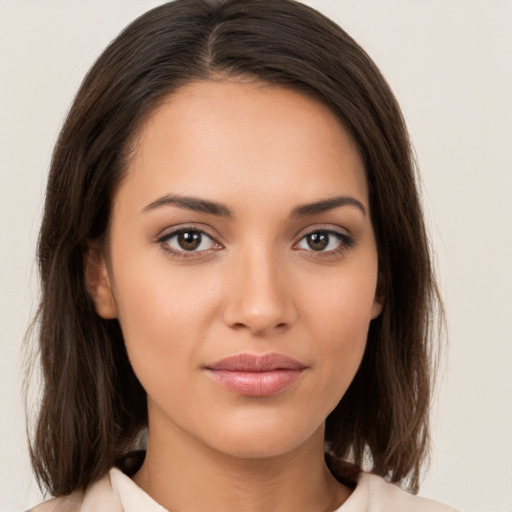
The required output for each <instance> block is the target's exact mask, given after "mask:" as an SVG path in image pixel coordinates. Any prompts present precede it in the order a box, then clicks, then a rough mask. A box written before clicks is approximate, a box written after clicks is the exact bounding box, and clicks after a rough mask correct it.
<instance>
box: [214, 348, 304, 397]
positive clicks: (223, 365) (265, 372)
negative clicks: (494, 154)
mask: <svg viewBox="0 0 512 512" xmlns="http://www.w3.org/2000/svg"><path fill="white" fill-rule="evenodd" d="M205 369H206V370H207V371H208V373H209V374H210V375H211V376H212V377H213V378H214V379H215V380H216V381H217V382H218V383H219V384H221V385H222V386H223V387H225V388H226V389H228V390H229V391H232V392H234V393H238V394H240V395H245V396H260V397H263V396H272V395H275V394H276V393H278V392H279V391H281V390H283V389H285V388H287V387H288V386H290V385H291V384H293V383H294V382H295V381H297V379H299V377H300V376H301V374H302V372H303V371H304V370H305V369H306V366H305V365H303V364H301V363H299V362H298V361H296V360H295V359H292V358H291V357H288V356H285V355H283V354H265V355H263V356H257V355H252V354H239V355H235V356H230V357H226V358H225V359H221V360H220V361H217V362H216V363H214V364H212V365H208V366H206V368H205Z"/></svg>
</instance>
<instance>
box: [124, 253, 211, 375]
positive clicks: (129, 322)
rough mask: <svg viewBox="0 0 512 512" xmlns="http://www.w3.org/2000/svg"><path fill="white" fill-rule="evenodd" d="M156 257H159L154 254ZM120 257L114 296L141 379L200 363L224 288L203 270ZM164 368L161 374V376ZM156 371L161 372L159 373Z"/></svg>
mask: <svg viewBox="0 0 512 512" xmlns="http://www.w3.org/2000/svg"><path fill="white" fill-rule="evenodd" d="M155 259H156V258H155ZM155 259H154V260H150V261H145V262H143V261H140V260H138V261H137V260H136V259H132V260H129V259H128V258H124V259H123V258H119V264H118V265H117V266H116V267H115V268H116V274H115V292H114V295H115V298H116V302H117V305H118V310H119V321H120V324H121V328H122V331H123V336H124V339H125V344H126V348H127V351H128V355H129V357H130V361H131V363H132V366H133V367H134V370H135V372H136V374H137V375H138V376H139V378H140V379H141V381H142V380H143V379H144V377H145V376H146V377H147V378H150V379H151V378H152V376H153V375H154V376H155V378H156V373H155V370H157V369H159V368H161V367H165V368H162V372H163V373H164V374H166V373H167V374H168V372H169V370H172V372H180V371H182V370H183V368H185V367H190V365H193V364H194V363H196V361H195V360H194V355H195V354H197V352H196V351H195V350H194V349H195V348H197V347H198V346H201V345H202V344H203V342H204V339H205V337H206V335H207V331H208V326H209V325H210V324H211V322H212V319H213V318H215V317H216V316H217V314H218V312H217V295H218V289H219V287H220V284H219V283H216V282H215V280H214V279H212V275H211V272H210V273H209V274H208V279H206V278H205V276H204V275H203V274H204V272H201V271H200V270H197V271H195V272H190V269H187V268H185V267H184V266H183V267H180V266H179V265H173V266H171V265H169V262H168V261H165V259H166V258H161V255H160V258H159V259H160V260H162V259H163V260H164V262H163V264H162V263H161V262H159V261H155ZM162 372H160V377H159V378H162ZM157 373H158V372H157Z"/></svg>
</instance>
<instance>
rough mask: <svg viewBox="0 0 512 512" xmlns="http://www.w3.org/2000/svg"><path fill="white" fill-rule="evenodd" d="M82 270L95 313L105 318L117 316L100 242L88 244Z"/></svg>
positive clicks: (109, 318)
mask: <svg viewBox="0 0 512 512" xmlns="http://www.w3.org/2000/svg"><path fill="white" fill-rule="evenodd" d="M84 271H85V286H86V288H87V291H88V292H89V295H90V296H91V299H92V300H93V302H94V306H95V309H96V313H98V315H99V316H100V317H101V318H104V319H105V320H111V319H113V318H117V316H118V311H117V304H116V301H115V299H114V295H113V294H112V286H111V283H110V277H109V274H108V269H107V262H106V260H105V255H104V253H103V250H102V247H101V246H100V244H97V243H91V244H89V246H88V248H87V250H86V252H85V257H84Z"/></svg>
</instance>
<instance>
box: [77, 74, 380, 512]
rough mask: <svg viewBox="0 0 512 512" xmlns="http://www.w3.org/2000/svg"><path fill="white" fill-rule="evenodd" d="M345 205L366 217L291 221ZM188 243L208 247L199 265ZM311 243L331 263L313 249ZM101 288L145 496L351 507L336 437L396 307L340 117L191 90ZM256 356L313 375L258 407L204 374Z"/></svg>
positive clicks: (118, 229) (149, 142)
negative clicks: (139, 415)
mask: <svg viewBox="0 0 512 512" xmlns="http://www.w3.org/2000/svg"><path fill="white" fill-rule="evenodd" d="M170 195H172V196H173V197H182V196H187V197H193V198H200V199H202V200H208V201H211V202H215V203H221V204H222V205H223V206H224V207H226V208H228V209H229V211H230V213H231V215H230V216H225V215H215V214H212V213H206V212H198V211H194V210H191V209H190V208H187V207H185V206H186V205H183V204H181V205H176V204H169V202H168V201H167V202H166V200H165V198H167V199H168V197H169V196H170ZM339 196H343V197H349V198H351V199H350V200H349V203H348V204H343V205H338V206H336V207H332V208H329V209H327V210H326V211H322V212H317V213H314V212H309V213H307V214H305V215H300V216H298V215H292V212H293V211H294V210H296V209H297V208H298V207H299V206H300V205H304V204H308V203H313V202H318V201H324V200H326V199H330V198H333V197H339ZM162 198H164V199H162ZM350 201H351V202H350ZM357 203H359V205H358V204H357ZM180 228H187V229H188V230H189V232H190V231H192V232H194V230H203V231H205V232H206V233H207V235H208V236H204V235H202V236H203V238H202V242H201V245H200V246H198V248H197V249H195V250H188V251H187V250H184V249H183V246H180V243H179V239H178V236H176V235H173V230H174V231H175V230H176V229H180ZM326 231H332V232H335V233H339V235H338V236H336V235H334V234H333V233H330V234H329V233H327V235H326ZM311 232H314V233H317V234H318V232H323V235H322V233H320V234H321V235H322V236H323V237H324V238H323V240H327V241H328V245H327V246H326V247H325V248H321V247H320V249H319V246H318V245H314V244H313V248H312V246H311V245H310V243H309V242H310V241H311V238H308V237H307V236H306V235H307V234H308V233H311ZM196 233H197V231H196ZM165 237H167V238H165ZM187 247H188V248H190V246H187ZM169 251H171V252H169ZM183 254H185V256H183ZM86 275H87V282H88V287H89V291H90V293H91V295H92V296H93V299H94V301H95V304H96V308H97V312H98V314H99V315H100V316H102V317H104V318H118V319H119V321H120V324H121V327H122V330H123V334H124V337H125V342H126V346H127V350H128V354H129V357H130V361H131V363H132V366H133V369H134V371H135V373H136V375H137V377H138V378H139V380H140V382H141V384H142V385H143V387H144V388H145V390H146V392H147V395H148V414H149V437H148V451H147V456H146V460H145V462H144V464H143V466H142V468H141V469H140V470H139V472H138V473H137V474H136V475H135V477H134V480H135V482H136V483H137V484H138V485H139V486H140V487H142V489H144V490H145V491H146V492H148V493H149V494H150V495H151V496H152V497H153V498H154V499H155V500H156V501H157V502H159V503H160V504H162V505H163V506H164V507H166V508H168V509H169V510H176V511H180V510H187V511H206V510H219V511H220V510H223V511H230V510H238V511H251V512H257V511H265V512H267V511H268V510H273V511H282V512H287V511H292V510H293V511H298V510H308V511H328V510H334V509H335V508H336V507H338V506H339V505H340V504H341V503H342V502H343V501H345V500H346V499H347V497H348V496H349V494H350V492H349V490H348V489H347V488H345V487H344V486H343V485H341V484H339V483H338V482H337V481H336V480H335V479H334V478H333V476H332V475H331V474H330V472H329V471H328V469H327V468H326V466H325V462H324V459H323V451H324V446H323V443H324V421H325V418H326V417H327V416H328V414H329V413H330V412H331V411H332V409H333V408H334V407H335V406H336V404H337V403H338V402H339V400H340V399H341V397H342V396H343V394H344V393H345V391H346V389H347V388H348V386H349V384H350V382H351V381H352V379H353V377H354V375H355V373H356V371H357V369H358V367H359V364H360V362H361V358H362V356H363V352H364V348H365V344H366V337H367V332H368V327H369V323H370V321H371V320H372V319H373V318H375V317H376V316H378V315H379V313H380V311H381V303H380V301H379V300H378V298H377V297H376V285H377V275H378V265H377V248H376V244H375V238H374V233H373V228H372V224H371V220H370V213H369V202H368V188H367V182H366V178H365V172H364V166H363V163H362V160H361V158H360V156H359V154H358V151H357V148H356V146H355V144H354V143H353V141H352V140H351V138H350V136H349V135H348V133H347V131H346V130H345V129H344V127H343V126H342V124H341V123H340V122H339V121H338V120H337V119H336V117H335V116H334V115H333V114H332V113H331V112H330V110H329V109H328V108H327V107H325V106H324V105H323V104H321V103H319V102H318V101H316V100H315V99H312V98H309V97H307V96H305V95H303V94H301V93H298V92H294V91H291V90H287V89H284V88H280V87H274V86H268V85H265V84H256V83H240V82H237V83H233V82H219V81H204V82H199V83H193V84H190V85H187V86H185V87H182V88H181V89H179V90H178V91H177V92H176V93H174V94H172V95H171V96H170V97H169V98H168V99H167V101H166V102H165V103H164V104H162V105H161V106H159V107H158V108H157V109H156V110H155V112H154V113H153V114H152V115H151V116H150V118H149V120H148V121H147V123H146V124H145V126H144V127H143V129H142V130H141V132H140V135H139V137H138V139H137V143H136V145H135V152H134V154H133V158H132V159H131V161H130V162H129V165H128V169H127V174H126V176H125V178H124V180H123V181H122V183H121V185H120V187H119V189H118V190H117V192H116V194H115V197H114V204H113V211H112V216H111V219H110V223H109V229H108V236H107V239H106V242H105V245H104V246H99V245H95V244H91V248H90V251H89V258H88V263H87V267H86ZM241 353H249V354H258V355H261V354H268V353H280V354H285V355H287V356H289V357H292V358H294V359H296V360H297V361H299V362H301V363H302V364H303V365H304V366H305V367H306V369H305V370H304V371H303V372H302V373H301V375H300V377H299V379H298V380H297V381H296V382H294V383H293V384H292V385H290V386H288V387H287V388H285V389H284V390H282V391H280V392H278V393H276V394H274V395H272V396H268V397H250V396H243V395H240V394H238V393H235V392H232V391H230V390H227V389H225V388H224V387H222V386H220V385H219V384H218V383H217V382H216V381H215V379H212V378H211V376H210V375H209V374H208V371H206V370H205V366H207V365H209V364H212V363H214V362H216V361H218V360H220V359H222V358H225V357H227V356H232V355H235V354H241Z"/></svg>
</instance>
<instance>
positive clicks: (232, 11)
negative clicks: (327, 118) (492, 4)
mask: <svg viewBox="0 0 512 512" xmlns="http://www.w3.org/2000/svg"><path fill="white" fill-rule="evenodd" d="M219 77H224V78H226V77H227V78H231V79H239V78H256V79H258V80H259V81H263V82H267V83H270V84H277V85H281V86H286V87H291V88H294V89H296V90H299V91H303V92H305V93H308V94H311V95H313V96H314V97H316V98H318V99H319V100H320V101H322V102H324V103H325V104H326V105H327V106H328V107H329V108H330V109H331V110H332V111H333V112H334V113H335V114H336V115H337V116H338V117H339V118H340V120H341V121H342V122H343V123H344V125H345V127H346V128H347V129H348V130H349V132H350V133H351V135H352V137H353V139H354V140H355V142H356V143H357V145H358V147H359V150H360V153H361V155H362V158H363V160H364V163H365V167H366V172H367V179H368V184H369V191H370V208H371V216H372V221H373V226H374V230H375V235H376V240H377V247H378V254H379V271H380V282H379V287H380V292H381V294H382V297H383V299H384V303H385V307H384V310H383V312H382V314H381V316H380V317H379V318H377V319H376V320H373V321H372V323H371V325H370V329H369V334H368V343H367V348H366V352H365V355H364V358H363V361H362V364H361V367H360V369H359V371H358V373H357V375H356V377H355V379H354V381H353V382H352V384H351V386H350V388H349V389H348V391H347V393H346V394H345V396H344V397H343V398H342V400H341V401H340V403H339V404H338V406H337V407H336V408H335V410H334V411H333V412H332V413H331V414H330V415H329V417H328V418H327V424H326V440H327V442H328V444H329V447H330V450H331V452H332V453H333V454H334V455H335V456H336V457H338V458H348V459H349V460H352V461H353V462H355V463H356V464H357V465H359V466H362V465H364V464H369V467H370V469H371V470H372V471H374V472H375V473H377V474H379V475H386V476H388V477H389V478H390V479H391V480H392V481H394V482H406V483H408V485H409V487H410V489H411V490H413V491H416V490H417V489H418V483H419V477H420V469H421V466H422V463H423V461H424V459H425V456H426V454H427V451H428V441H429V429H428V413H429V402H430V388H431V375H432V372H431V370H432V368H431V366H432V358H431V346H430V345H431V341H430V340H431V338H432V336H431V332H430V331H431V329H430V327H431V324H432V320H433V314H434V313H435V312H436V309H435V307H436V304H438V295H437V290H436V286H435V281H434V278H433V273H432V269H431V262H430V256H429V248H428V240H427V236H426V232H425V226H424V221H423V215H422V211H421V206H420V202H419V198H418V191H417V184H416V175H415V168H414V161H413V157H412V152H411V148H410V145H409V140H408V135H407V131H406V128H405V124H404V121H403V118H402V115H401V113H400V109H399V107H398V105H397V102H396V100H395V98H394V96H393V94H392V92H391V91H390V89H389V87H388V85H387V84H386V82H385V80H384V78H383V77H382V75H381V74H380V72H379V70H378V69H377V67H376V66H375V64H374V63H373V62H372V60H371V59H370V58H369V57H368V56H367V55H366V53H365V52H364V51H363V50H362V49H361V48H360V47H359V46H358V45H357V43H355V42H354V40H353V39H352V38H351V37H350V36H349V35H347V34H346V33H345V32H344V31H343V30H342V29H341V28H340V27H339V26H337V25H336V24H335V23H334V22H332V21H330V20H329V19H327V18H326V17H324V16H322V15H321V14H319V13H318V12H316V11H315V10H313V9H312V8H310V7H307V6H305V5H302V4H300V3H298V2H295V1H292V0H278V1H276V0H226V1H221V0H176V1H175V2H171V3H168V4H165V5H162V6H160V7H157V8H155V9H153V10H151V11H149V12H147V13H146V14H144V15H143V16H141V17H140V18H138V19H137V20H135V21H134V22H133V23H132V24H130V25H129V26H128V27H127V28H126V29H125V30H124V31H123V32H122V33H121V34H120V35H119V36H118V37H117V38H116V39H115V40H114V41H113V42H112V43H111V45H110V46H109V47H108V48H107V49H106V50H105V52H104V53H103V54H102V55H101V56H100V57H99V59H98V60H97V62H96V63H95V64H94V66H93V67H92V68H91V70H90V71H89V73H88V74H87V76H86V78H85V79H84V82H83V84H82V86H81V88H80V90H79V92H78V94H77V96H76V98H75V100H74V103H73V105H72V108H71V110H70V112H69V114H68V116H67V119H66V122H65V124H64V126H63V128H62V131H61V133H60V137H59V139H58V142H57V144H56V147H55V151H54V155H53V160H52V164H51V169H50V175H49V180H48V188H47V194H46V203H45V209H44V217H43V223H42V227H41V232H40V239H39V253H38V255H39V267H40V274H41V283H42V299H41V304H40V308H39V312H38V317H37V320H38V327H39V351H40V357H41V363H42V371H43V390H42V393H43V396H42V405H41V408H40V411H39V417H38V421H37V425H36V427H35V432H34V437H33V441H32V444H31V454H32V464H33V467H34V471H35V474H36V476H37V478H38V480H39V482H40V483H41V484H42V485H44V486H45V487H47V489H48V490H49V491H50V493H51V494H53V495H62V494H68V493H70V492H72V491H73V490H75V489H85V488H86V487H87V486H88V485H89V484H90V483H91V482H93V481H94V480H96V479H98V478H100V477H101V476H102V475H104V474H105V473H106V472H107V471H108V470H109V468H110V467H111V466H113V465H114V464H115V462H116V460H118V459H119V457H120V456H122V455H123V454H125V453H126V452H127V451H128V450H129V449H130V447H131V446H132V443H133V441H134V439H135V437H136V436H137V434H138V433H139V432H140V430H141V429H142V428H143V427H144V426H145V425H146V424H147V412H146V395H145V392H144V390H143V388H142V386H141V385H140V383H139V382H138V380H137V378H136V377H135V375H134V373H133V370H132V368H131V366H130V363H129V361H128V357H127V355H126V351H125V348H124V343H123V338H122V335H121V330H120V326H119V324H118V322H117V320H103V319H102V318H100V317H99V316H98V315H97V314H96V313H95V309H94V306H93V303H92V301H91V299H90V297H89V296H88V294H87V292H86V288H85V284H84V268H83V260H84V251H85V249H86V247H87V244H88V242H89V241H91V240H95V239H101V237H102V236H103V235H104V233H105V229H106V226H107V223H108V219H109V212H110V206H111V200H112V197H113V194H114V192H115V190H116V187H117V186H118V184H119V181H120V179H121V178H122V175H123V171H124V169H125V167H126V164H127V161H128V159H129V149H130V142H131V140H133V138H134V137H135V136H136V134H137V130H138V128H139V127H140V126H141V124H142V123H143V121H144V119H146V118H147V116H148V115H149V114H150V112H152V111H153V109H154V108H155V107H156V106H157V105H158V104H159V102H160V101H162V100H163V99H164V98H165V97H166V96H167V95H168V94H170V93H172V92H173V91H175V90H176V89H177V88H178V87H180V86H181V85H183V84H185V83H189V82H193V81H198V80H208V79H212V78H215V79H218V78H219Z"/></svg>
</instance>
